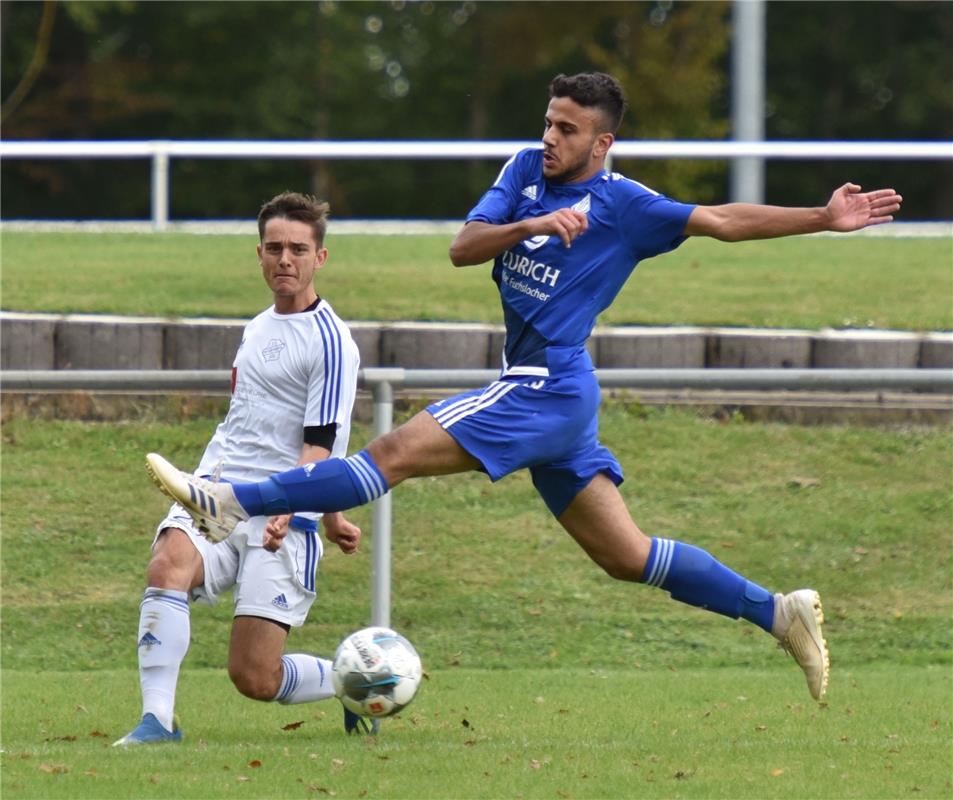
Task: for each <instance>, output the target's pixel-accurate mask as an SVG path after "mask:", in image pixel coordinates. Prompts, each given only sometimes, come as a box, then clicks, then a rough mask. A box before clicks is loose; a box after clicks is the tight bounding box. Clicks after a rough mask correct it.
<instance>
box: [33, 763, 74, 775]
mask: <svg viewBox="0 0 953 800" xmlns="http://www.w3.org/2000/svg"><path fill="white" fill-rule="evenodd" d="M38 769H39V770H40V772H45V773H47V774H48V775H65V774H66V773H67V772H69V767H67V766H65V765H63V764H47V763H45V762H44V763H43V764H40V766H39V767H38Z"/></svg>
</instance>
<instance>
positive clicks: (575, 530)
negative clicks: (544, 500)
mask: <svg viewBox="0 0 953 800" xmlns="http://www.w3.org/2000/svg"><path fill="white" fill-rule="evenodd" d="M559 524H560V525H562V526H563V528H565V529H566V531H568V533H569V534H570V536H572V537H573V539H575V540H576V542H578V543H579V546H580V547H582V549H583V550H585V551H586V553H587V554H588V555H589V557H590V558H591V559H592V560H593V561H595V562H596V563H597V564H598V565H599V566H600V567H602V568H603V569H604V570H605V571H606V572H607V573H608V574H609V575H611V576H612V577H613V578H619V579H620V580H630V581H637V580H640V579H641V577H642V571H643V570H644V568H645V563H646V561H647V560H648V557H649V550H650V549H651V547H652V542H651V540H650V539H649V538H648V537H647V536H646V535H645V534H644V533H642V531H641V530H639V527H638V525H636V524H635V521H634V520H633V519H632V517H631V515H630V514H629V510H628V508H626V505H625V503H624V502H623V500H622V495H621V494H620V493H619V490H618V488H616V485H615V483H613V482H612V480H610V479H609V478H608V477H607V476H606V475H605V474H602V473H600V474H598V475H596V476H595V477H594V478H593V479H592V481H591V482H590V483H589V485H588V486H586V488H585V489H583V490H582V491H581V492H579V494H577V495H576V497H575V498H574V499H573V501H572V502H571V503H570V504H569V506H568V507H567V508H566V510H565V511H564V512H563V513H562V514H561V515H560V516H559Z"/></svg>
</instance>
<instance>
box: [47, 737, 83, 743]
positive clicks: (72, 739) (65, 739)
mask: <svg viewBox="0 0 953 800" xmlns="http://www.w3.org/2000/svg"><path fill="white" fill-rule="evenodd" d="M46 741H48V742H75V741H76V737H75V736H53V737H52V738H50V739H47V740H46Z"/></svg>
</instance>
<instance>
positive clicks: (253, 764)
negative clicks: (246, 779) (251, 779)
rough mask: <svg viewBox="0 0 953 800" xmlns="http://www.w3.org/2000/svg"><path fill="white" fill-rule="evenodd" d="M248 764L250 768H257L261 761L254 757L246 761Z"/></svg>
mask: <svg viewBox="0 0 953 800" xmlns="http://www.w3.org/2000/svg"><path fill="white" fill-rule="evenodd" d="M248 766H249V767H251V768H252V769H258V768H259V767H260V766H261V761H260V760H259V759H257V758H254V759H252V760H251V761H249V762H248Z"/></svg>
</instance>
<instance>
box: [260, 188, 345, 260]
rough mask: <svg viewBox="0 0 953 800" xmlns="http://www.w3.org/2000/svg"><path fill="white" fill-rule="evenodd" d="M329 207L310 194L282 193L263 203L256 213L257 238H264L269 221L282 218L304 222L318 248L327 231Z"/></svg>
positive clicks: (322, 242)
mask: <svg viewBox="0 0 953 800" xmlns="http://www.w3.org/2000/svg"><path fill="white" fill-rule="evenodd" d="M329 209H330V206H328V204H327V203H324V202H322V201H320V200H316V199H315V198H314V197H312V196H311V195H310V194H300V193H299V192H282V193H281V194H279V195H277V196H276V197H273V198H271V200H269V201H268V202H267V203H265V204H264V205H263V206H262V207H261V210H260V211H259V212H258V238H259V239H263V238H264V237H265V225H266V223H267V222H268V220H270V219H275V218H276V217H283V218H285V219H291V220H294V221H295V222H306V223H307V224H308V225H310V226H311V230H312V231H313V232H314V241H315V242H316V243H317V245H318V247H321V246H322V245H323V244H324V234H325V233H326V232H327V229H328V211H329Z"/></svg>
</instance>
